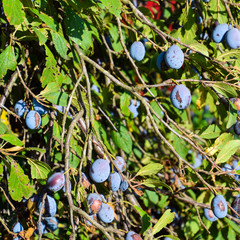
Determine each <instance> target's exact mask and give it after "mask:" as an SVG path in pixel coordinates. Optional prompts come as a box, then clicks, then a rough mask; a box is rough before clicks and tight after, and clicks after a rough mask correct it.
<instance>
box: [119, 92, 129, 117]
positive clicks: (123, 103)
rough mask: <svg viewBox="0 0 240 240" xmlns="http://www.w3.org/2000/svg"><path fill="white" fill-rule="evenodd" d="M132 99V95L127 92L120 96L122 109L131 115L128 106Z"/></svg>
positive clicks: (124, 112)
mask: <svg viewBox="0 0 240 240" xmlns="http://www.w3.org/2000/svg"><path fill="white" fill-rule="evenodd" d="M130 100H131V96H130V95H129V94H127V93H126V92H125V93H123V95H122V96H121V98H120V109H121V112H122V113H123V114H124V115H125V116H130V110H129V108H128V107H129V105H130Z"/></svg>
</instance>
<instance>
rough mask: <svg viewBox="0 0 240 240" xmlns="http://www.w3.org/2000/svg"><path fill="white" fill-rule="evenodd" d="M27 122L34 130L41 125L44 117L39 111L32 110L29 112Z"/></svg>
mask: <svg viewBox="0 0 240 240" xmlns="http://www.w3.org/2000/svg"><path fill="white" fill-rule="evenodd" d="M25 122H26V125H27V127H28V128H29V129H32V130H34V129H38V128H39V127H40V125H41V122H42V118H41V115H40V114H39V113H38V112H37V111H34V110H31V111H30V112H28V114H27V116H26V119H25Z"/></svg>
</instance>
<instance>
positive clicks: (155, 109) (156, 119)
mask: <svg viewBox="0 0 240 240" xmlns="http://www.w3.org/2000/svg"><path fill="white" fill-rule="evenodd" d="M150 105H151V107H152V108H153V110H154V111H155V112H156V113H157V115H158V116H159V117H160V118H163V114H164V113H163V111H162V110H161V108H160V107H159V106H158V104H157V103H156V102H155V101H153V102H151V103H150ZM153 118H154V119H155V121H156V122H157V123H159V122H160V120H159V119H158V118H157V117H156V116H155V115H153Z"/></svg>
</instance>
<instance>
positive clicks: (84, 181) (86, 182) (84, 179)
mask: <svg viewBox="0 0 240 240" xmlns="http://www.w3.org/2000/svg"><path fill="white" fill-rule="evenodd" d="M81 184H82V186H83V187H84V188H89V187H90V182H89V180H88V178H87V176H86V174H85V173H83V172H82V173H81Z"/></svg>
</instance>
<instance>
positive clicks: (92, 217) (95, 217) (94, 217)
mask: <svg viewBox="0 0 240 240" xmlns="http://www.w3.org/2000/svg"><path fill="white" fill-rule="evenodd" d="M89 217H90V218H91V219H92V220H95V221H97V214H91V215H89ZM85 222H86V224H88V225H90V226H92V223H90V222H89V221H88V220H86V221H85Z"/></svg>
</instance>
